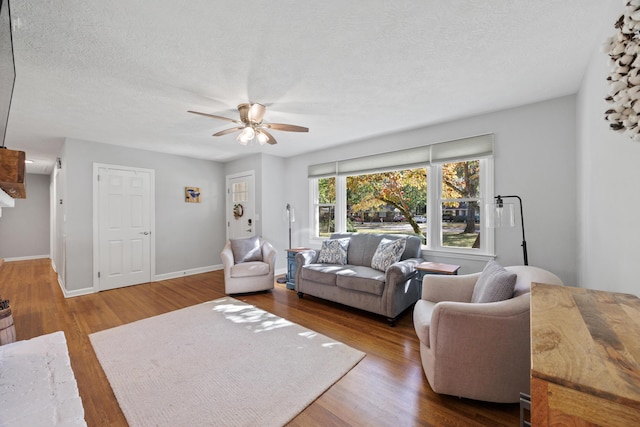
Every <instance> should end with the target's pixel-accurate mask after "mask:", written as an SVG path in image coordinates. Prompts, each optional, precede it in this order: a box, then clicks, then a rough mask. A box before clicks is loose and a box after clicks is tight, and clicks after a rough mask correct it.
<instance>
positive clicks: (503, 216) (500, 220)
mask: <svg viewBox="0 0 640 427" xmlns="http://www.w3.org/2000/svg"><path fill="white" fill-rule="evenodd" d="M486 218H487V227H488V228H503V227H515V226H516V218H515V205H514V204H513V203H491V204H488V205H487V214H486Z"/></svg>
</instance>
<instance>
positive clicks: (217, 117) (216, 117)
mask: <svg viewBox="0 0 640 427" xmlns="http://www.w3.org/2000/svg"><path fill="white" fill-rule="evenodd" d="M187 113H191V114H198V115H200V116H205V117H213V118H214V119H220V120H226V121H229V122H233V123H238V124H239V123H240V122H239V121H237V120H234V119H230V118H228V117H222V116H216V115H215V114H207V113H200V112H198V111H191V110H189V111H187Z"/></svg>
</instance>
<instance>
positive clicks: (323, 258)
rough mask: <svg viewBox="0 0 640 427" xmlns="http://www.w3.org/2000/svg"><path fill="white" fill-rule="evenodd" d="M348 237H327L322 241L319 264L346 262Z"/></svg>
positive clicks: (342, 263) (340, 263) (341, 263)
mask: <svg viewBox="0 0 640 427" xmlns="http://www.w3.org/2000/svg"><path fill="white" fill-rule="evenodd" d="M348 249H349V239H348V238H345V239H329V240H325V241H324V242H322V247H321V248H320V255H318V262H319V263H320V264H337V265H346V264H347V250H348Z"/></svg>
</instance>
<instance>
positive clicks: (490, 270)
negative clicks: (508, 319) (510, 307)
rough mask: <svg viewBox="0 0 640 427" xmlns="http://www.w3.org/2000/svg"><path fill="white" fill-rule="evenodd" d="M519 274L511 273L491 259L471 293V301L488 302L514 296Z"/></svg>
mask: <svg viewBox="0 0 640 427" xmlns="http://www.w3.org/2000/svg"><path fill="white" fill-rule="evenodd" d="M516 278H517V275H516V274H515V273H510V272H508V271H507V270H505V269H504V267H502V266H501V265H500V264H498V263H497V262H495V261H493V260H491V261H489V262H488V263H487V265H486V266H485V267H484V270H482V274H480V277H479V278H478V281H477V282H476V284H475V286H474V288H473V295H471V302H474V303H486V302H496V301H503V300H506V299H509V298H511V297H512V296H513V289H514V287H515V285H516Z"/></svg>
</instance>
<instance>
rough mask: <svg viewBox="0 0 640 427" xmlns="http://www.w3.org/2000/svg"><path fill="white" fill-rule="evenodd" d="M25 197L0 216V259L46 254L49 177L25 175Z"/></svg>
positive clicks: (46, 255) (36, 256)
mask: <svg viewBox="0 0 640 427" xmlns="http://www.w3.org/2000/svg"><path fill="white" fill-rule="evenodd" d="M25 181H26V187H27V198H26V199H15V206H14V207H13V208H3V209H2V217H0V258H5V259H11V258H47V257H49V252H50V248H49V240H50V239H49V211H50V201H49V176H48V175H37V174H27V176H26V178H25Z"/></svg>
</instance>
